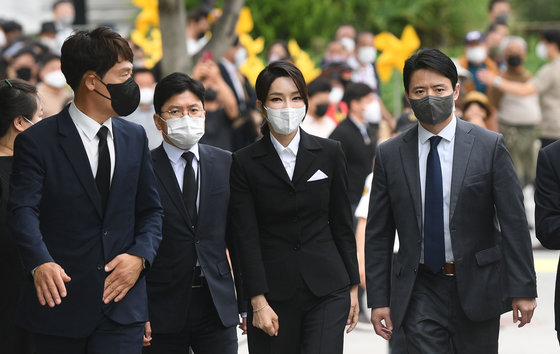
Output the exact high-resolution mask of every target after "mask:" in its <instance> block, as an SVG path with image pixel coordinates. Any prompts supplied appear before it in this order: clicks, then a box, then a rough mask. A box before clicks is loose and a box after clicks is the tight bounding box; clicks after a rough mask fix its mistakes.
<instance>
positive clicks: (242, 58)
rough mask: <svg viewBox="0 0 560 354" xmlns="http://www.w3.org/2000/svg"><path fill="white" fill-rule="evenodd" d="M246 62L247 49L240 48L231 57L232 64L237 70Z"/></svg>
mask: <svg viewBox="0 0 560 354" xmlns="http://www.w3.org/2000/svg"><path fill="white" fill-rule="evenodd" d="M246 61H247V49H245V48H243V47H241V48H239V49H238V50H237V52H235V54H234V55H233V62H234V64H235V67H237V68H238V69H239V68H240V67H241V66H243V64H245V62H246Z"/></svg>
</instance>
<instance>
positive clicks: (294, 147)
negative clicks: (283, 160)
mask: <svg viewBox="0 0 560 354" xmlns="http://www.w3.org/2000/svg"><path fill="white" fill-rule="evenodd" d="M300 139H301V136H300V134H299V128H298V130H297V133H296V135H295V136H294V138H293V139H292V141H290V143H289V144H288V146H286V147H284V146H283V145H282V144H280V142H279V141H278V140H276V138H275V137H274V135H272V133H270V140H271V141H272V146H274V149H275V150H276V152H277V153H278V155H280V153H281V152H282V151H284V150H288V151H290V152H291V153H292V154H293V155H294V156H297V153H298V148H299V141H300Z"/></svg>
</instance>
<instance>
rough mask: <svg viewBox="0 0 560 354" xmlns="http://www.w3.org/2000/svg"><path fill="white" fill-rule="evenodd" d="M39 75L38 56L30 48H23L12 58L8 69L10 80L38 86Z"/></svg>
mask: <svg viewBox="0 0 560 354" xmlns="http://www.w3.org/2000/svg"><path fill="white" fill-rule="evenodd" d="M38 73H39V65H38V64H37V55H36V54H35V52H34V51H33V49H32V48H31V47H29V46H26V47H24V48H22V49H21V50H20V51H19V52H17V53H16V54H15V55H14V56H13V57H12V59H11V61H10V62H9V65H8V69H7V74H8V78H9V79H22V80H25V81H27V82H29V83H30V84H32V85H36V84H37V75H38Z"/></svg>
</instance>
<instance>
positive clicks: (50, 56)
mask: <svg viewBox="0 0 560 354" xmlns="http://www.w3.org/2000/svg"><path fill="white" fill-rule="evenodd" d="M52 60H60V56H59V55H56V54H52V53H49V54H47V55H45V57H44V58H43V59H42V60H41V67H44V66H45V65H47V64H48V63H49V62H50V61H52Z"/></svg>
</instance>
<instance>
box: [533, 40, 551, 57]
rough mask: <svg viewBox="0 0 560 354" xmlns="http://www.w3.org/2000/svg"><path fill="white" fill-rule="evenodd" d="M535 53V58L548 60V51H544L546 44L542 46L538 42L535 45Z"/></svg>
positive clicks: (541, 43)
mask: <svg viewBox="0 0 560 354" xmlns="http://www.w3.org/2000/svg"><path fill="white" fill-rule="evenodd" d="M535 49H536V51H537V56H538V57H539V58H541V59H544V60H546V59H548V50H546V44H544V43H543V42H539V43H538V44H537V48H535Z"/></svg>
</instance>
